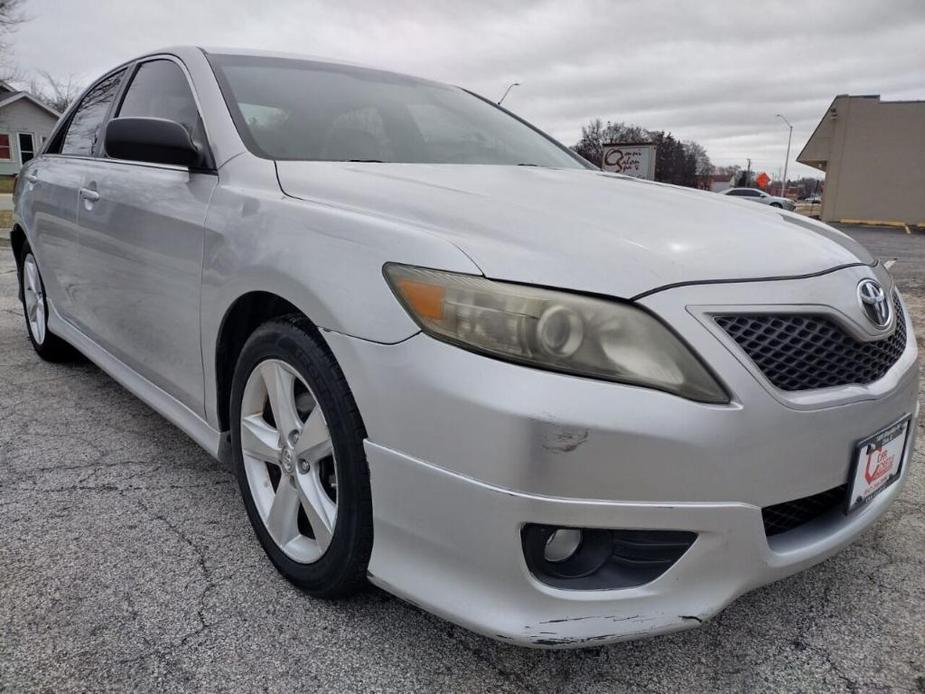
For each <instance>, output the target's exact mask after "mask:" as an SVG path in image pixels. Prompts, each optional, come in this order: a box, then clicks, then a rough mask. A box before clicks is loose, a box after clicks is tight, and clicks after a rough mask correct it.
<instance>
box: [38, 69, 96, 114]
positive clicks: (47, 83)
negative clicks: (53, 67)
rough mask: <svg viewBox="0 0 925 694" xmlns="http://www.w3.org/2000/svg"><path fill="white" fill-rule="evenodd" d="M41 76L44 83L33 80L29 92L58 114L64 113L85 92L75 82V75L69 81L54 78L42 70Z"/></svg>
mask: <svg viewBox="0 0 925 694" xmlns="http://www.w3.org/2000/svg"><path fill="white" fill-rule="evenodd" d="M39 75H40V76H41V78H42V83H40V82H39V81H38V80H37V79H35V78H33V79H32V80H31V81H30V82H29V91H30V92H31V93H32V95H33V96H35V97H36V98H37V99H38V100H39V101H41V102H42V103H43V104H45V105H46V106H50V107H51V108H53V109H54V110H55V111H57V112H58V113H64V112H65V111H66V110H67V107H68V106H70V105H71V103H73V101H74V99H76V98H77V97H78V96H80V93H81V92H82V91H83V87H82V86H81V85H80V84H79V83H77V82H75V81H74V77H73V75H71V76H69V77H68V78H67V81H65V80H61V79H58V78H56V77H54V76H53V75H51V74H50V73H49V72H47V71H46V70H40V71H39Z"/></svg>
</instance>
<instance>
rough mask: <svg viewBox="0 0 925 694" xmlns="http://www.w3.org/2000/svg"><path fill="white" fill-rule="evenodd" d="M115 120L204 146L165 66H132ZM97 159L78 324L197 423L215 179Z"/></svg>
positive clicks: (190, 103) (87, 187)
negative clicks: (150, 122) (167, 123)
mask: <svg viewBox="0 0 925 694" xmlns="http://www.w3.org/2000/svg"><path fill="white" fill-rule="evenodd" d="M116 116H117V117H118V116H150V117H158V118H168V119H170V120H174V121H178V122H180V123H181V124H183V125H185V126H186V127H188V128H189V129H190V130H191V131H193V130H196V137H194V140H196V139H197V138H198V139H199V141H200V144H201V145H202V146H206V145H205V143H204V142H203V136H202V134H201V127H202V126H201V123H200V121H199V115H198V109H197V107H196V102H195V100H194V98H193V95H192V92H191V90H190V87H189V84H188V82H187V79H186V75H185V73H184V72H183V71H182V69H181V68H180V67H179V66H178V65H177V64H176V63H174V62H172V61H171V60H167V59H157V60H151V61H148V62H145V63H142V64H140V65H139V66H138V67H137V68H136V70H135V73H134V75H133V76H132V77H131V81H130V82H129V85H128V87H127V89H126V91H125V95H124V97H123V99H122V103H121V105H120V106H119V107H118V108H117V109H116ZM197 129H198V130H197ZM101 154H102V156H100V157H98V158H97V159H95V160H94V161H93V163H92V164H91V165H90V166H89V167H88V169H87V171H86V178H85V180H84V183H83V186H82V187H81V191H80V201H79V204H78V210H77V222H78V225H79V227H80V243H81V248H80V256H81V257H80V263H79V267H80V268H81V272H82V273H83V274H84V276H83V277H82V278H81V282H80V284H81V287H82V291H83V296H82V306H81V310H82V322H83V323H84V325H85V329H86V330H87V331H88V333H90V334H91V335H92V336H93V337H94V339H96V340H97V341H98V342H99V343H100V344H101V346H103V347H104V348H105V349H106V350H107V351H109V352H111V353H112V354H113V355H114V356H116V357H117V358H118V359H120V360H121V361H123V362H125V363H126V364H127V365H128V366H130V367H131V368H132V369H133V370H135V371H137V372H138V373H140V374H142V375H143V376H145V377H146V378H147V379H148V380H149V381H151V382H153V383H154V384H155V385H157V386H158V387H160V388H162V389H163V390H165V391H166V392H167V393H169V394H170V395H172V396H174V397H175V398H176V399H178V400H179V401H181V402H182V403H183V404H185V405H186V406H187V407H189V408H190V409H192V410H193V411H194V412H196V413H197V414H199V415H202V414H203V372H202V354H201V351H200V343H199V336H200V327H199V295H200V284H201V277H202V252H203V233H204V231H203V223H204V222H205V217H206V211H207V209H208V205H209V199H210V197H211V195H212V191H213V189H214V188H215V186H216V184H217V181H218V178H217V176H216V175H214V174H212V173H196V172H191V171H190V170H188V169H186V168H185V167H178V166H170V165H159V164H149V163H143V162H133V161H124V160H117V159H110V158H108V157H106V156H105V153H104V152H103V153H101Z"/></svg>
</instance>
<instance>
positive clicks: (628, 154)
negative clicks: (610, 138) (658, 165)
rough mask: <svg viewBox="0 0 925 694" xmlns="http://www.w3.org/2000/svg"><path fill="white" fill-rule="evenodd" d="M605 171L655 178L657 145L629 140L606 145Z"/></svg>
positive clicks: (603, 164) (603, 166) (603, 167)
mask: <svg viewBox="0 0 925 694" xmlns="http://www.w3.org/2000/svg"><path fill="white" fill-rule="evenodd" d="M601 168H602V169H603V170H604V171H613V172H615V173H620V174H623V175H625V176H634V177H636V178H647V179H649V180H650V181H651V180H653V179H654V178H655V145H654V144H652V143H651V142H627V143H614V144H609V145H604V160H603V162H602V163H601Z"/></svg>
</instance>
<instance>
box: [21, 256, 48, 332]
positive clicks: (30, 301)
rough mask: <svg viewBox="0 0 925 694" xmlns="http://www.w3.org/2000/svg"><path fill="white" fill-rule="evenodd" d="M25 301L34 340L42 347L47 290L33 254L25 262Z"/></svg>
mask: <svg viewBox="0 0 925 694" xmlns="http://www.w3.org/2000/svg"><path fill="white" fill-rule="evenodd" d="M23 299H24V300H25V304H26V320H28V321H29V330H30V331H31V332H32V339H34V340H35V342H36V344H38V345H41V344H43V343H44V342H45V288H44V286H43V285H42V276H41V275H40V274H39V267H38V265H37V264H36V262H35V256H33V255H32V254H31V253H29V254H27V255H26V258H25V260H24V261H23Z"/></svg>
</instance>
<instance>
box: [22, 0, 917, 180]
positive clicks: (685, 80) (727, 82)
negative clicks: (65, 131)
mask: <svg viewBox="0 0 925 694" xmlns="http://www.w3.org/2000/svg"><path fill="white" fill-rule="evenodd" d="M25 9H26V12H27V14H28V15H30V16H31V17H32V19H31V21H29V22H28V23H27V24H25V25H24V26H22V27H21V28H20V29H19V31H18V32H17V33H16V35H15V36H14V37H13V40H12V41H11V48H12V49H13V50H14V52H15V59H16V62H17V63H18V65H19V66H20V68H21V69H22V70H24V71H27V72H28V71H37V70H47V71H49V72H51V73H52V74H55V75H58V76H62V77H66V76H68V75H73V76H74V77H75V78H77V79H79V80H83V81H86V80H89V79H92V78H93V77H94V76H95V75H96V74H98V73H100V72H102V71H103V70H105V69H107V68H108V67H110V66H112V65H114V64H116V63H119V62H121V61H123V60H125V59H127V58H129V57H131V56H133V55H136V54H139V53H142V52H144V51H147V50H150V49H154V48H158V47H162V46H167V45H173V44H179V43H195V44H199V45H205V46H240V47H249V48H265V49H272V50H283V51H292V52H300V53H310V54H314V55H324V56H330V57H335V58H341V59H345V60H350V61H355V62H361V63H367V64H372V65H376V66H381V67H386V68H390V69H394V70H398V71H402V72H410V73H412V74H417V75H422V76H426V77H431V78H434V79H438V80H443V81H448V82H452V83H455V84H461V85H463V86H466V87H468V88H471V89H474V90H475V91H478V92H480V93H482V94H485V95H486V96H489V97H497V96H500V94H501V93H502V92H503V91H504V88H505V87H506V86H507V84H508V83H510V82H512V81H519V82H522V83H523V86H521V87H519V88H518V89H516V90H514V91H513V92H512V93H511V96H510V97H509V98H508V101H506V102H505V105H506V106H509V107H510V108H511V109H513V110H514V111H516V112H517V113H519V114H520V115H522V116H524V117H525V118H527V119H528V120H530V121H532V122H533V123H535V124H536V125H538V126H539V127H541V128H543V129H544V130H547V131H548V132H550V133H552V134H553V135H554V136H556V137H558V138H559V139H561V140H562V141H563V142H565V143H567V144H572V143H573V142H574V141H575V140H576V139H577V138H578V135H579V134H580V128H581V125H582V124H584V123H585V122H587V121H588V120H589V119H591V118H596V117H600V118H604V119H611V120H622V121H627V122H632V123H636V124H639V125H642V126H644V127H648V128H654V129H666V130H670V131H672V132H673V133H674V134H675V135H676V136H677V137H679V138H681V139H685V140H687V139H694V140H697V141H699V142H701V143H702V144H704V145H705V146H706V147H707V150H708V152H709V153H710V156H711V157H712V159H713V160H714V162H716V163H720V164H729V163H740V164H744V161H745V158H746V157H751V158H752V159H753V160H754V161H753V167H755V168H756V169H766V170H768V171H769V172H776V171H777V170H778V169H779V168H780V167H782V166H783V159H784V152H785V147H786V134H787V131H786V128H785V126H784V125H783V123H782V122H781V121H780V120H778V119H776V118H775V114H776V113H783V114H785V115H786V116H787V118H788V119H789V120H790V121H791V122H792V123H793V124H794V147H793V151H792V155H791V156H792V159H793V158H795V157H796V154H797V153H798V152H799V150H800V148H801V147H802V145H803V143H804V142H805V141H806V139H807V138H808V137H809V135H810V134H811V132H812V130H813V128H814V127H815V125H816V123H817V122H818V120H819V118H820V117H821V115H822V113H823V112H824V110H825V108H826V106H828V104H829V102H830V101H831V100H832V97H833V96H834V95H835V94H838V93H854V94H882V95H883V97H884V98H892V99H911V98H918V99H922V98H925V2H923V0H870V1H866V0H865V1H863V2H862V1H860V0H851V1H850V2H846V1H845V0H816V1H814V2H807V3H794V2H762V3H757V2H755V3H751V2H731V1H730V2H720V1H715V2H710V1H708V0H699V1H698V2H687V1H685V0H654V1H652V2H613V1H611V0H559V1H558V2H549V1H544V2H533V1H528V0H524V1H522V2H514V1H503V0H502V1H498V0H494V1H489V0H484V1H483V0H431V1H430V2H417V1H412V0H390V1H389V2H381V1H379V2H377V1H372V0H371V1H368V2H364V1H361V0H340V1H338V2H306V1H300V0H291V1H286V0H275V1H273V2H264V3H254V2H253V1H252V0H250V1H245V0H211V1H206V0H163V1H161V2H150V1H146V2H140V1H138V2H132V1H130V0H96V2H93V3H86V2H72V1H71V2H64V1H63V0H29V2H28V3H27V5H26V8H25ZM791 171H792V172H793V174H794V175H797V174H813V173H816V172H815V170H814V169H809V168H807V167H803V166H802V165H795V164H794V161H793V160H791Z"/></svg>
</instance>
